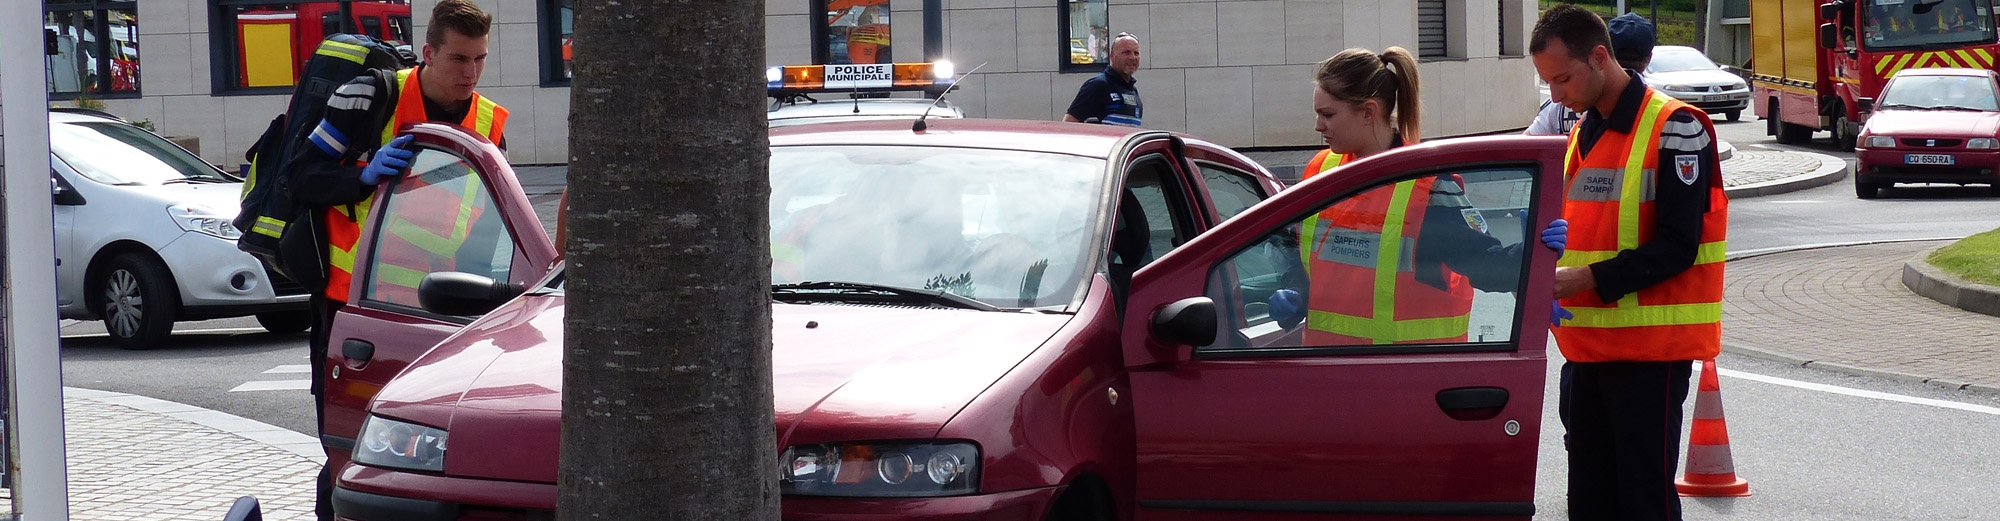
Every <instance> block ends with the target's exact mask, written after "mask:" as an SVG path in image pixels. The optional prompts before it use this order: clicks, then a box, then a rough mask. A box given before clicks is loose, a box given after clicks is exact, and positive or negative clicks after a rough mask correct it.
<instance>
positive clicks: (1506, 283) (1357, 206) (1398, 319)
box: [1267, 47, 1563, 346]
mask: <svg viewBox="0 0 2000 521" xmlns="http://www.w3.org/2000/svg"><path fill="white" fill-rule="evenodd" d="M1313 84H1314V87H1315V88H1314V89H1313V112H1314V113H1315V114H1316V118H1315V123H1314V124H1313V128H1314V130H1318V131H1319V134H1320V136H1321V137H1322V138H1324V139H1325V141H1326V146H1327V149H1326V150H1323V151H1320V153H1319V155H1318V157H1314V158H1313V160H1312V162H1311V163H1310V164H1308V165H1307V167H1306V172H1305V175H1304V177H1307V178H1310V177H1313V176H1314V175H1318V174H1321V173H1325V172H1331V171H1333V170H1335V169H1336V168H1338V167H1339V166H1340V165H1343V164H1346V163H1348V162H1351V161H1354V160H1357V159H1361V158H1365V157H1369V156H1373V155H1375V154H1379V153H1381V152H1383V151H1386V150H1389V149H1392V148H1396V147H1400V146H1403V145H1408V144H1415V143H1416V142H1417V141H1418V140H1419V139H1421V138H1420V135H1419V133H1418V128H1417V122H1418V121H1419V120H1420V118H1422V116H1423V112H1422V109H1421V108H1420V107H1419V106H1418V102H1417V95H1418V90H1417V89H1418V85H1419V84H1420V83H1419V82H1418V80H1417V60H1416V57H1415V56H1413V55H1411V54H1410V52H1409V51H1407V50H1404V49H1403V48H1401V47H1390V48H1389V49H1388V50H1385V51H1383V52H1381V53H1376V52H1374V51H1370V50H1367V49H1348V50H1345V51H1341V52H1340V54H1336V55H1334V56H1333V57H1332V58H1328V59H1327V60H1326V61H1323V62H1320V64H1319V72H1318V73H1317V74H1315V75H1314V77H1313ZM1478 212H1479V210H1478V209H1476V208H1472V207H1470V206H1468V203H1467V201H1466V198H1465V186H1464V184H1463V182H1462V181H1460V180H1459V179H1458V176H1456V175H1449V176H1426V177H1419V178H1416V179H1406V180H1402V181H1399V182H1395V183H1391V184H1387V185H1382V186H1377V187H1374V188H1371V189H1368V190H1366V191H1363V192H1361V193H1358V194H1353V195H1350V196H1347V197H1346V198H1344V199H1342V200H1341V201H1340V202H1338V203H1335V204H1334V205H1333V206H1332V207H1329V208H1327V209H1325V210H1323V211H1321V212H1320V213H1318V214H1315V215H1313V216H1310V217H1307V218H1306V220H1305V221H1304V222H1302V223H1300V226H1299V257H1298V259H1299V262H1300V264H1299V265H1298V266H1297V267H1296V268H1295V269H1287V270H1286V273H1285V274H1284V275H1283V277H1282V279H1281V282H1280V283H1281V285H1282V286H1283V287H1284V288H1286V289H1280V290H1277V291H1275V292H1273V293H1272V295H1271V297H1270V299H1269V300H1268V301H1267V303H1268V304H1269V306H1270V308H1269V309H1270V310H1271V316H1272V318H1274V319H1276V320H1277V321H1278V323H1279V324H1282V325H1284V326H1285V327H1287V328H1291V327H1294V326H1297V325H1299V324H1300V323H1304V325H1305V330H1304V331H1303V332H1302V333H1301V339H1302V340H1303V342H1304V345H1308V346H1344V345H1380V344H1407V343H1420V344H1429V343H1456V342H1464V341H1466V336H1467V324H1468V323H1469V317H1470V315H1471V313H1472V295H1473V290H1474V288H1477V289H1480V290H1484V291H1489V292H1513V291H1516V288H1517V287H1518V285H1519V282H1520V273H1521V269H1520V266H1521V260H1522V253H1523V252H1522V244H1515V245H1512V246H1507V245H1503V244H1501V242H1500V241H1499V240H1498V239H1495V238H1493V237H1492V236H1490V235H1487V234H1486V232H1485V231H1484V230H1482V229H1480V228H1474V227H1473V226H1472V225H1471V223H1472V222H1483V219H1475V217H1477V216H1478ZM1387 233H1394V234H1400V235H1402V236H1401V237H1396V238H1391V237H1383V235H1384V234H1387ZM1562 233H1563V232H1562V231H1561V230H1554V229H1551V230H1550V231H1549V232H1547V233H1544V234H1543V239H1544V244H1552V243H1550V242H1548V240H1549V238H1550V237H1551V234H1553V236H1554V237H1555V239H1556V241H1558V242H1559V241H1560V240H1561V238H1562ZM1405 244H1415V246H1416V247H1415V248H1414V251H1402V250H1401V248H1402V246H1403V245H1405ZM1329 245H1340V246H1329ZM1551 247H1554V246H1551ZM1403 255H1409V257H1405V258H1408V259H1411V261H1410V262H1406V263H1396V262H1391V263H1388V264H1375V263H1374V261H1373V260H1372V259H1394V258H1397V257H1399V256H1403ZM1384 266H1395V268H1393V269H1395V270H1397V273H1396V274H1395V276H1394V277H1383V276H1380V275H1383V274H1379V273H1377V270H1380V269H1391V268H1385V267H1384ZM1389 280H1394V281H1397V282H1394V283H1391V284H1386V285H1385V284H1384V281H1389Z"/></svg>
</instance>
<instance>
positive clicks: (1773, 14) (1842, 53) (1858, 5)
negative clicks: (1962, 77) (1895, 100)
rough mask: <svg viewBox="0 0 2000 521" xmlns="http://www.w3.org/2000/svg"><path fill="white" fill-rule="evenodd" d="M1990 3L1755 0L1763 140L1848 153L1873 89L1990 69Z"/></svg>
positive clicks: (1754, 92)
mask: <svg viewBox="0 0 2000 521" xmlns="http://www.w3.org/2000/svg"><path fill="white" fill-rule="evenodd" d="M1990 1H1991V0H1835V1H1832V2H1826V3H1818V0H1758V1H1756V2H1751V3H1750V5H1751V7H1750V9H1751V11H1750V31H1751V35H1752V46H1753V48H1754V51H1753V55H1752V57H1751V63H1750V66H1749V67H1748V68H1749V69H1751V70H1752V74H1751V77H1750V86H1751V100H1752V104H1753V105H1754V106H1755V111H1756V113H1757V116H1759V117H1762V118H1764V120H1765V125H1766V127H1765V133H1767V134H1770V135H1775V136H1777V137H1778V142H1780V143H1794V144H1796V143H1804V142H1806V141H1809V140H1811V139H1812V135H1813V133H1814V132H1815V131H1819V130H1825V131H1828V132H1829V133H1831V134H1832V136H1833V140H1834V143H1836V144H1837V145H1838V146H1840V147H1842V148H1843V149H1852V148H1854V141H1855V139H1856V137H1857V136H1858V135H1859V134H1860V132H1861V123H1862V122H1865V121H1867V118H1868V113H1869V112H1870V110H1871V108H1872V107H1873V104H1874V101H1875V97H1876V96H1877V95H1879V94H1880V93H1881V92H1882V85H1883V84H1884V83H1886V82H1888V81H1889V78H1892V77H1895V76H1896V73H1897V72H1900V71H1903V70H1907V69H1915V68H1923V67H1972V68H1985V69H1992V68H1994V59H1995V57H1996V56H2000V45H1996V36H1995V33H1994V13H1993V12H1991V11H1992V10H1991V9H1990V8H1991V5H1990V3H1989V2H1990Z"/></svg>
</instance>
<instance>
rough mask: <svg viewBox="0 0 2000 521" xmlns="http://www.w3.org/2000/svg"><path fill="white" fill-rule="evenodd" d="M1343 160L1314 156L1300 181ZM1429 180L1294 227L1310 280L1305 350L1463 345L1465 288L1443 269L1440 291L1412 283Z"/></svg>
mask: <svg viewBox="0 0 2000 521" xmlns="http://www.w3.org/2000/svg"><path fill="white" fill-rule="evenodd" d="M1350 160H1352V157H1351V156H1349V155H1346V154H1342V155H1339V156H1333V155H1332V154H1331V153H1330V152H1329V151H1321V152H1320V153H1319V155H1318V156H1315V157H1314V158H1313V160H1312V161H1311V162H1310V163H1307V165H1306V171H1305V173H1304V175H1303V176H1302V177H1303V178H1311V177H1312V176H1314V175H1318V174H1321V173H1324V172H1329V171H1332V170H1333V169H1334V168H1335V167H1338V166H1340V165H1341V164H1345V163H1346V162H1348V161H1350ZM1436 182H1437V178H1436V177H1425V178H1422V179H1412V180H1409V181H1402V182H1398V183H1396V184H1394V185H1391V186H1390V187H1386V188H1387V189H1386V190H1385V189H1382V188H1377V189H1373V190H1369V191H1366V192H1363V193H1361V194H1360V195H1357V196H1355V197H1352V198H1349V199H1346V200H1343V201H1341V202H1339V203H1336V204H1334V205H1333V207H1332V208H1328V209H1326V210H1324V211H1321V212H1320V213H1318V214H1315V215H1312V216H1308V217H1306V219H1305V220H1304V221H1303V222H1302V223H1301V225H1300V227H1299V234H1300V240H1299V245H1300V248H1299V257H1300V258H1299V260H1300V262H1301V265H1303V266H1305V267H1306V272H1307V274H1308V278H1309V279H1310V280H1311V281H1312V282H1311V288H1312V293H1311V295H1310V297H1309V299H1310V300H1309V301H1308V302H1307V303H1306V308H1307V313H1306V331H1305V334H1304V340H1305V342H1306V344H1307V345H1357V344H1361V345H1370V344H1410V343H1432V342H1463V341H1465V339H1466V329H1467V326H1468V325H1469V323H1470V318H1471V315H1472V285H1471V284H1470V283H1469V282H1468V281H1467V280H1466V279H1465V276H1464V275H1460V274H1458V273H1453V272H1451V271H1449V270H1445V272H1444V273H1443V275H1444V277H1443V278H1444V280H1445V289H1438V288H1435V287H1432V286H1430V285H1428V284H1424V283H1421V282H1418V281H1417V278H1416V270H1415V265H1416V262H1415V259H1416V238H1417V234H1418V233H1419V232H1420V231H1421V230H1422V229H1423V224H1424V214H1425V210H1426V209H1427V208H1428V207H1429V206H1430V197H1431V185H1433V184H1435V183H1436ZM1322 223H1324V225H1322ZM1439 269H1443V268H1441V267H1440V268H1439Z"/></svg>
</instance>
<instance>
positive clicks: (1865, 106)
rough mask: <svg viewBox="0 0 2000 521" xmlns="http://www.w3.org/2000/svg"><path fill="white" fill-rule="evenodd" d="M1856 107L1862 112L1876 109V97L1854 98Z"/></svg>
mask: <svg viewBox="0 0 2000 521" xmlns="http://www.w3.org/2000/svg"><path fill="white" fill-rule="evenodd" d="M1854 108H1855V109H1856V110H1860V111H1861V112H1874V111H1875V98H1854Z"/></svg>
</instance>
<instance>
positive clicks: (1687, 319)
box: [1563, 300, 1722, 328]
mask: <svg viewBox="0 0 2000 521" xmlns="http://www.w3.org/2000/svg"><path fill="white" fill-rule="evenodd" d="M1564 309H1568V310H1569V312H1570V313H1572V314H1574V315H1576V318H1573V319H1569V320H1565V321H1563V327H1594V328H1612V327H1645V326H1691V325H1699V324H1714V323H1717V322H1721V321H1722V303H1721V302H1709V303H1702V304H1659V305H1652V306H1634V307H1629V308H1628V307H1626V306H1625V305H1624V301H1623V300H1620V301H1619V307H1616V308H1591V307H1569V308H1564Z"/></svg>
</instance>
